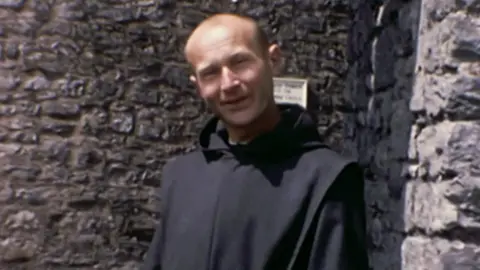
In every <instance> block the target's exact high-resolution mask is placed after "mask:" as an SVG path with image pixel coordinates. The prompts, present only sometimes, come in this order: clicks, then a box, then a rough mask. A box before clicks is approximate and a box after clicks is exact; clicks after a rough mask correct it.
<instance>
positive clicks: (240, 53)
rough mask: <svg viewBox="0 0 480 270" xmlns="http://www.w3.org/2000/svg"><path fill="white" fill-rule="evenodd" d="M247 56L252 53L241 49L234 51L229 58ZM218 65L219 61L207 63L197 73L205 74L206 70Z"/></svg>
mask: <svg viewBox="0 0 480 270" xmlns="http://www.w3.org/2000/svg"><path fill="white" fill-rule="evenodd" d="M245 55H250V53H248V51H245V50H242V49H239V50H235V51H233V53H231V54H230V55H229V56H228V58H229V59H231V58H235V57H239V56H245ZM217 64H218V61H213V62H210V63H206V64H204V65H201V66H200V67H199V68H198V69H197V72H198V73H202V72H205V70H209V69H211V68H212V67H214V66H216V65H217Z"/></svg>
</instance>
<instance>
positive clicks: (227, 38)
mask: <svg viewBox="0 0 480 270" xmlns="http://www.w3.org/2000/svg"><path fill="white" fill-rule="evenodd" d="M253 36H254V35H253ZM253 36H252V33H249V32H248V31H238V30H235V29H234V28H233V29H232V28H226V27H221V26H217V27H212V28H211V29H209V30H207V31H205V32H204V35H203V36H202V37H201V38H199V39H197V42H195V43H194V45H193V50H192V52H191V54H190V57H189V60H190V63H191V64H192V66H193V68H194V75H192V77H191V80H192V81H193V82H194V83H195V84H196V85H197V87H198V91H199V94H200V96H201V97H202V98H203V99H204V100H205V101H206V102H207V104H208V106H209V107H210V108H211V109H212V110H213V112H214V113H215V114H216V115H217V116H219V117H220V118H221V119H222V120H223V121H224V122H225V123H226V124H229V125H232V126H244V125H248V124H250V123H251V122H253V121H254V120H255V119H257V118H258V117H259V116H260V114H261V113H262V112H263V111H264V110H265V109H266V107H267V106H268V105H269V103H270V102H271V100H272V95H273V77H272V76H273V75H272V61H271V59H270V53H269V52H268V51H267V48H261V46H259V45H258V44H256V42H255V40H254V38H252V37H253Z"/></svg>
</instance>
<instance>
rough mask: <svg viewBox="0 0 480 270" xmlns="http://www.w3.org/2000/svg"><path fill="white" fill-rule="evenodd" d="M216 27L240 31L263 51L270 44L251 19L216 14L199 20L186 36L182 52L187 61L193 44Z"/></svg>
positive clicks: (216, 28) (193, 48)
mask: <svg viewBox="0 0 480 270" xmlns="http://www.w3.org/2000/svg"><path fill="white" fill-rule="evenodd" d="M218 29H228V31H232V32H237V33H241V34H242V35H244V36H245V38H246V39H248V40H249V41H250V42H252V43H253V44H254V45H255V46H256V47H258V49H259V50H261V51H262V52H264V53H266V52H267V50H268V46H269V45H270V44H269V41H268V38H267V35H266V33H265V31H264V30H263V29H262V28H261V27H260V26H259V25H258V23H257V22H256V21H254V20H253V19H251V18H248V17H245V16H241V15H236V14H229V13H222V14H216V15H213V16H211V17H209V18H207V19H206V20H204V21H203V22H201V23H200V24H199V25H198V26H197V27H196V28H195V30H193V32H192V33H191V34H190V36H189V37H188V40H187V43H186V45H185V51H184V53H185V56H186V58H187V60H189V62H190V55H191V53H192V51H194V50H195V47H196V46H195V45H196V44H199V43H201V41H202V39H205V38H206V34H207V33H208V32H211V31H215V30H218Z"/></svg>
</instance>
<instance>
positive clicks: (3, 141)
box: [0, 0, 351, 270]
mask: <svg viewBox="0 0 480 270" xmlns="http://www.w3.org/2000/svg"><path fill="white" fill-rule="evenodd" d="M234 2H236V1H230V2H226V1H167V0H163V1H153V0H152V1H148V0H136V1H131V0H125V1H120V0H118V1H97V0H86V1H80V0H78V1H77V0H63V1H62V0H57V1H55V0H29V1H25V0H8V1H0V164H1V166H0V173H1V178H0V220H1V224H0V269H10V270H20V269H42V270H43V269H45V270H46V269H64V270H67V269H77V270H78V269H89V270H90V269H124V270H127V269H128V270H131V269H135V268H136V266H137V265H138V262H139V261H141V260H142V256H143V254H144V252H145V250H146V248H147V245H148V243H149V241H150V239H151V237H152V233H153V228H154V224H155V223H156V221H157V220H158V218H159V216H161V214H159V213H156V207H155V205H156V203H157V202H156V200H155V199H154V190H155V188H156V187H158V186H159V185H160V184H161V183H160V179H161V175H160V171H161V167H162V165H163V163H164V161H165V160H166V159H167V158H169V157H171V156H172V155H177V154H180V153H183V152H185V151H190V150H191V149H193V147H194V145H193V142H194V140H195V138H196V134H197V132H198V129H199V127H201V125H202V123H203V122H204V120H205V118H206V116H207V115H208V114H207V113H206V112H205V109H204V108H203V107H202V103H201V102H200V101H199V100H198V98H197V97H196V93H195V90H194V88H193V87H192V85H190V84H189V83H188V80H187V75H188V74H186V68H185V64H184V60H183V57H182V56H181V47H182V44H183V40H184V38H185V37H186V35H187V34H188V33H189V31H190V30H192V28H193V27H194V26H195V25H196V23H198V22H199V21H200V20H201V19H203V18H204V17H205V16H206V15H207V14H210V13H214V12H220V11H237V12H240V13H244V14H249V15H251V16H253V17H255V18H258V19H259V20H260V22H261V24H262V25H263V26H265V28H266V29H267V30H268V32H269V35H270V36H271V37H272V38H273V39H275V40H276V41H278V42H279V43H280V44H281V45H282V47H283V49H284V51H285V56H286V57H287V70H286V73H285V75H295V76H307V77H308V78H310V80H311V81H310V89H311V92H312V93H311V97H312V101H313V106H314V107H313V110H314V112H315V113H316V115H318V127H319V130H320V131H321V132H322V133H323V134H324V135H325V138H326V140H327V141H328V142H330V143H331V144H332V145H334V146H336V147H338V148H340V147H341V145H342V129H343V127H342V125H341V124H342V112H343V111H345V110H347V106H345V102H344V100H343V93H342V90H343V89H344V88H345V83H344V82H345V76H346V70H347V64H346V61H345V55H346V43H347V32H348V27H349V23H350V17H351V12H350V10H349V9H348V6H347V3H348V1H343V2H342V1H326V0H325V1H324V2H320V1H250V2H251V3H250V4H242V1H238V3H236V4H235V3H234ZM267 3H268V4H267Z"/></svg>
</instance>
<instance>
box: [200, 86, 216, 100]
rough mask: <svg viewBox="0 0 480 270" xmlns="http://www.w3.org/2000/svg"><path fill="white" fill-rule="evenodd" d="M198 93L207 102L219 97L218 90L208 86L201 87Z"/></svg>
mask: <svg viewBox="0 0 480 270" xmlns="http://www.w3.org/2000/svg"><path fill="white" fill-rule="evenodd" d="M198 93H199V95H200V97H201V98H202V99H205V100H214V99H216V97H217V95H218V91H217V88H216V87H212V86H208V85H200V86H199V88H198Z"/></svg>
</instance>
